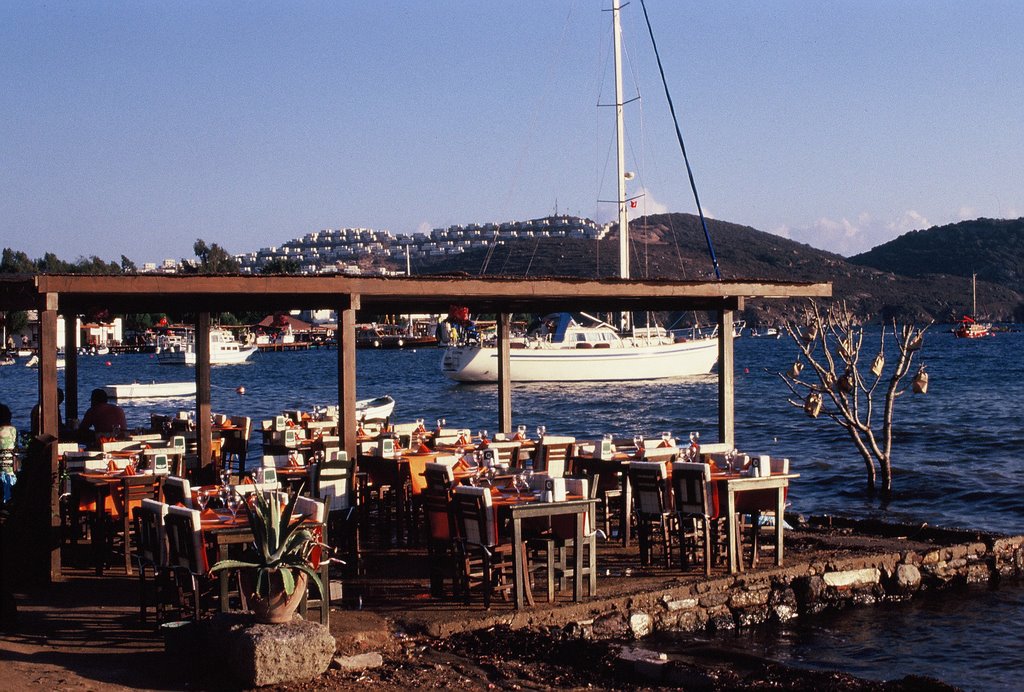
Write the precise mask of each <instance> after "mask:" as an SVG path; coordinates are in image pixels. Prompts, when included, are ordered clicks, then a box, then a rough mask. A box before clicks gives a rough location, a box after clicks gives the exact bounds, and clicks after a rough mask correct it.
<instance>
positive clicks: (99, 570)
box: [92, 483, 110, 577]
mask: <svg viewBox="0 0 1024 692" xmlns="http://www.w3.org/2000/svg"><path fill="white" fill-rule="evenodd" d="M95 487H96V524H95V525H94V526H93V527H92V554H93V560H95V563H96V565H95V566H96V576H98V577H99V576H103V568H104V566H105V565H104V563H105V562H106V559H107V497H109V496H110V486H108V485H107V484H106V483H101V484H99V485H96V486H95Z"/></svg>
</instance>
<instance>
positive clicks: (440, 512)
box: [420, 485, 458, 541]
mask: <svg viewBox="0 0 1024 692" xmlns="http://www.w3.org/2000/svg"><path fill="white" fill-rule="evenodd" d="M420 498H421V500H422V501H423V514H424V516H425V517H426V522H427V531H428V533H429V535H430V539H431V540H434V541H447V540H449V539H451V538H454V537H455V536H457V535H458V530H457V529H456V527H455V516H454V514H453V512H452V509H451V496H450V494H449V492H448V490H447V489H445V488H439V487H431V486H429V485H428V486H427V487H426V488H424V489H423V493H422V495H421V496H420Z"/></svg>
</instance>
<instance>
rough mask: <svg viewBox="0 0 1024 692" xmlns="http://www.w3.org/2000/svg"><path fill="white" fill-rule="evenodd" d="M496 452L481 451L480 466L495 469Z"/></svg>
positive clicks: (491, 450) (488, 449) (490, 450)
mask: <svg viewBox="0 0 1024 692" xmlns="http://www.w3.org/2000/svg"><path fill="white" fill-rule="evenodd" d="M495 461H496V459H495V455H494V450H493V449H490V448H487V449H482V450H480V464H481V466H484V467H485V468H493V467H494V464H495Z"/></svg>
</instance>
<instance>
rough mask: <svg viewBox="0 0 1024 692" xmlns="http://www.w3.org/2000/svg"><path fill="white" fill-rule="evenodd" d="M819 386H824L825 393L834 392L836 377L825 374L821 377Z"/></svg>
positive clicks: (828, 373)
mask: <svg viewBox="0 0 1024 692" xmlns="http://www.w3.org/2000/svg"><path fill="white" fill-rule="evenodd" d="M821 384H822V385H824V387H825V390H826V391H829V392H831V391H835V388H836V376H835V375H833V374H832V373H830V372H826V373H825V374H824V375H822V376H821Z"/></svg>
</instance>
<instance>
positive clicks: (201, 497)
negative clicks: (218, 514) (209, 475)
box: [196, 490, 210, 512]
mask: <svg viewBox="0 0 1024 692" xmlns="http://www.w3.org/2000/svg"><path fill="white" fill-rule="evenodd" d="M209 501H210V496H209V495H207V494H206V491H205V490H198V491H196V504H198V505H199V511H200V512H205V511H206V505H207V503H209Z"/></svg>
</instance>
